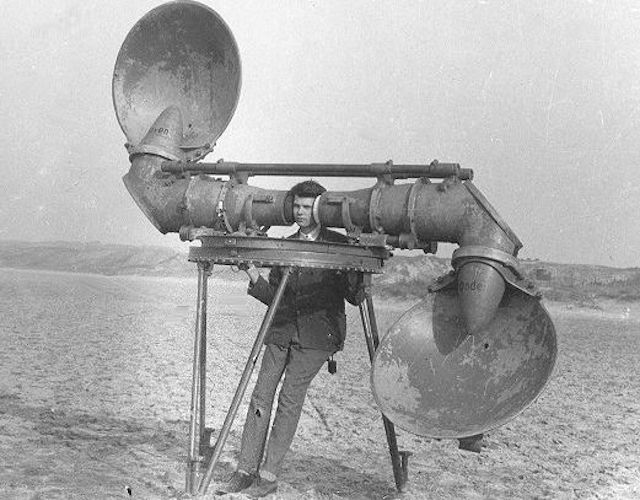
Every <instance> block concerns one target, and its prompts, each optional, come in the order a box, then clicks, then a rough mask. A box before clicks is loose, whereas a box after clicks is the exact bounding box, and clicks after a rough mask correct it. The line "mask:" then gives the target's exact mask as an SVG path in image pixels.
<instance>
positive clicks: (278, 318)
mask: <svg viewBox="0 0 640 500" xmlns="http://www.w3.org/2000/svg"><path fill="white" fill-rule="evenodd" d="M297 236H298V235H297V233H296V234H294V235H292V236H290V237H289V238H297ZM317 241H331V242H339V243H344V242H346V237H345V236H343V235H341V234H339V233H336V232H333V231H330V230H328V229H325V228H322V230H321V231H320V235H319V236H318V239H317ZM281 277H282V270H281V269H280V268H278V267H274V268H272V269H271V271H270V273H269V280H268V281H267V280H265V279H264V278H263V277H260V278H259V280H258V281H257V282H256V283H255V284H254V285H253V286H251V285H250V286H249V290H248V293H249V295H251V296H252V297H255V298H256V299H258V300H259V301H260V302H262V303H264V304H267V305H269V304H270V303H271V301H272V300H273V297H274V295H275V292H276V289H277V287H278V284H279V283H280V279H281ZM345 299H346V300H347V301H349V302H350V303H352V304H354V305H357V304H359V303H360V302H362V300H363V299H364V289H363V286H362V274H361V273H357V272H354V271H349V272H345V271H335V270H330V269H316V268H294V269H293V270H292V271H291V274H290V275H289V280H288V282H287V286H286V288H285V290H284V295H283V297H282V300H281V301H280V305H279V306H278V309H277V310H276V312H275V315H274V317H273V323H272V324H271V327H270V328H269V331H268V332H267V336H266V338H265V341H264V342H265V344H276V345H280V346H283V347H288V346H289V344H290V343H291V342H292V341H294V342H298V343H299V344H300V345H301V346H302V347H307V348H313V349H322V350H324V351H328V352H335V351H339V350H341V349H342V347H343V346H344V339H345V336H346V329H347V326H346V317H345V313H344V301H345Z"/></svg>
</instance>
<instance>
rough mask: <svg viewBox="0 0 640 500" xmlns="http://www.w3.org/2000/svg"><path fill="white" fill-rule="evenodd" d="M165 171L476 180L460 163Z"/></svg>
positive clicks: (192, 166)
mask: <svg viewBox="0 0 640 500" xmlns="http://www.w3.org/2000/svg"><path fill="white" fill-rule="evenodd" d="M162 171H163V172H169V173H174V174H187V173H188V174H191V175H198V174H212V175H232V174H235V173H241V172H242V173H245V174H247V175H249V176H252V175H292V176H309V175H312V176H318V177H377V176H380V175H389V176H391V177H393V178H395V179H409V178H417V177H430V178H436V179H443V178H445V177H451V176H455V177H458V178H459V179H461V180H470V179H473V170H471V169H469V168H461V167H460V165H459V164H458V163H438V162H436V161H434V162H432V163H430V164H428V165H394V164H393V163H370V164H343V163H237V162H222V161H221V162H217V163H204V162H198V163H195V162H184V161H165V162H164V163H163V164H162Z"/></svg>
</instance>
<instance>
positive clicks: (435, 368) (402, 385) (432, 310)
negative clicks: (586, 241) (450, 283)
mask: <svg viewBox="0 0 640 500" xmlns="http://www.w3.org/2000/svg"><path fill="white" fill-rule="evenodd" d="M556 353H557V345H556V335H555V329H554V326H553V323H552V322H551V319H550V317H549V314H548V313H547V311H546V310H545V308H544V307H543V306H542V305H541V304H540V301H539V300H538V299H536V298H534V297H531V296H530V295H527V294H525V293H523V292H521V291H519V290H517V289H515V288H512V287H507V290H506V292H505V295H504V298H503V300H502V302H501V304H500V306H499V308H498V311H497V313H496V316H495V318H494V319H493V321H492V322H491V323H490V324H489V325H488V326H487V327H485V328H484V329H483V330H482V331H481V332H479V333H477V334H475V335H469V334H467V332H466V331H465V328H464V321H463V318H462V315H461V312H460V304H459V302H458V297H457V290H456V289H455V288H449V289H444V290H440V291H438V292H436V293H431V294H429V296H428V298H427V299H425V300H424V301H422V302H420V303H419V304H417V305H416V306H414V307H413V308H411V309H410V310H409V311H407V312H406V313H405V314H404V315H403V316H402V317H401V318H400V319H399V320H398V321H397V322H396V323H395V324H394V325H393V326H392V327H391V328H390V330H389V332H388V333H387V334H386V336H385V337H384V338H383V339H382V340H381V342H380V346H379V348H378V350H377V351H376V356H375V358H374V364H373V368H372V372H371V383H372V387H373V393H374V396H375V399H376V401H377V403H378V406H379V407H380V409H381V410H382V412H383V413H384V414H385V415H386V416H387V417H388V418H389V419H390V420H391V421H392V422H394V423H395V424H396V425H397V426H398V427H400V428H402V429H404V430H406V431H409V432H412V433H414V434H418V435H421V436H429V437H436V438H459V437H466V436H473V435H475V434H480V433H482V432H486V431H488V430H490V429H493V428H495V427H498V426H500V425H502V424H504V423H505V422H507V421H508V420H510V419H511V418H513V417H514V416H516V415H517V414H518V413H520V412H521V411H522V410H524V409H525V408H526V407H527V406H528V405H529V404H530V403H531V402H532V401H533V400H534V399H535V398H536V397H537V396H538V394H539V393H540V392H541V391H542V389H543V388H544V386H545V384H546V383H547V380H548V379H549V377H550V375H551V372H552V370H553V366H554V364H555V360H556Z"/></svg>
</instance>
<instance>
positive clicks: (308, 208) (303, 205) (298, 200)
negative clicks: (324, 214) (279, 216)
mask: <svg viewBox="0 0 640 500" xmlns="http://www.w3.org/2000/svg"><path fill="white" fill-rule="evenodd" d="M314 201H315V198H305V197H302V196H298V195H296V196H294V198H293V217H294V218H295V220H296V224H298V226H300V228H302V229H306V228H313V227H315V225H316V223H315V221H314V220H313V215H312V210H313V202H314Z"/></svg>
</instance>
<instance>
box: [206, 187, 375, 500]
mask: <svg viewBox="0 0 640 500" xmlns="http://www.w3.org/2000/svg"><path fill="white" fill-rule="evenodd" d="M324 191H325V189H324V188H323V187H322V186H321V185H320V184H318V183H317V182H315V181H305V182H302V183H300V184H297V185H295V186H294V187H293V188H292V189H291V191H290V193H289V194H290V195H291V196H292V198H293V215H294V218H295V222H296V224H297V225H298V226H299V231H298V232H297V233H295V234H294V235H292V236H290V238H299V239H303V240H308V241H316V240H317V241H330V242H346V237H345V236H343V235H341V234H339V233H335V232H333V231H329V230H328V229H325V228H323V227H321V225H320V224H319V223H318V221H316V220H315V219H314V215H313V204H314V202H315V200H316V198H317V197H318V196H320V195H321V194H322V193H323V192H324ZM246 272H247V274H248V276H249V279H250V280H251V282H250V284H249V290H248V293H249V294H250V295H251V296H253V297H255V298H256V299H258V300H260V301H261V302H263V303H265V304H270V303H271V301H272V299H273V297H274V295H275V290H276V288H277V286H278V284H279V283H280V279H281V276H282V271H281V270H280V269H279V268H273V269H272V270H271V272H270V273H269V280H268V281H267V280H265V279H264V278H263V277H262V276H261V275H260V273H259V272H258V270H257V269H256V268H255V267H254V266H250V267H248V268H247V269H246ZM362 281H363V280H362V275H361V274H360V273H356V272H341V271H335V270H325V269H315V268H300V269H296V270H294V271H292V272H291V274H290V276H289V281H288V282H287V286H286V288H285V291H284V294H283V297H282V301H281V302H280V304H279V306H278V309H277V311H276V312H275V315H274V318H273V323H272V325H271V327H270V329H269V331H268V333H267V336H266V338H265V345H266V347H265V352H264V355H263V357H262V365H261V367H260V372H259V374H258V379H257V381H256V386H255V388H254V391H253V394H252V396H251V401H250V403H249V409H248V412H247V419H246V421H245V425H244V430H243V433H242V442H241V447H240V456H239V459H238V467H237V470H236V472H235V473H234V474H233V476H232V477H231V479H230V481H229V482H228V483H227V485H226V486H225V487H224V488H223V489H222V490H220V491H219V492H218V494H221V493H235V492H239V491H242V492H243V493H244V494H245V495H248V496H252V497H262V496H266V495H268V494H269V493H272V492H274V491H275V490H276V489H277V487H278V481H277V474H278V470H279V467H280V464H281V462H282V460H283V459H284V456H285V454H286V453H287V451H288V450H289V447H290V445H291V442H292V440H293V436H294V434H295V432H296V428H297V425H298V420H299V418H300V413H301V411H302V405H303V403H304V400H305V397H306V394H307V388H308V387H309V384H310V383H311V381H312V380H313V378H314V377H315V376H316V374H317V373H318V372H319V371H320V368H321V367H322V366H323V365H324V363H325V362H327V360H329V358H331V356H332V355H333V354H334V353H335V352H336V351H339V350H341V349H342V347H343V345H344V339H345V334H346V319H345V313H344V301H345V299H346V300H347V301H349V302H350V303H352V304H354V305H357V304H359V303H360V302H362V300H364V288H363V284H362ZM283 376H284V381H283V383H282V388H281V390H280V396H279V398H278V406H277V409H276V415H275V419H274V422H273V426H272V428H271V433H270V434H269V441H268V443H266V437H267V431H268V427H269V420H270V416H271V408H272V406H273V400H274V396H275V392H276V388H277V386H278V383H279V381H280V379H281V378H282V377H283ZM265 443H266V449H265ZM263 456H264V463H262V459H263Z"/></svg>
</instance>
